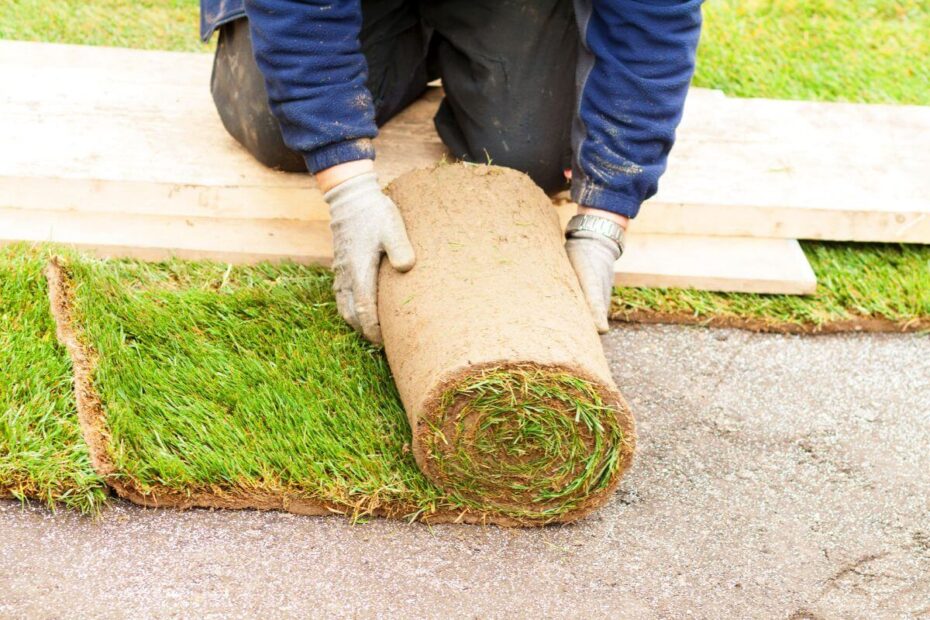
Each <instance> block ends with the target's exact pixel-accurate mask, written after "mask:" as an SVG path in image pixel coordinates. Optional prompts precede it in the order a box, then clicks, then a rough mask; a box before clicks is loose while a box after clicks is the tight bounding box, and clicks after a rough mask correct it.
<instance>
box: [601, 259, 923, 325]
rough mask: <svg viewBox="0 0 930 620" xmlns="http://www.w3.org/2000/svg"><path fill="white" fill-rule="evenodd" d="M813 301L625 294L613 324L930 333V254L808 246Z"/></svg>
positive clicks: (619, 295) (681, 292)
mask: <svg viewBox="0 0 930 620" xmlns="http://www.w3.org/2000/svg"><path fill="white" fill-rule="evenodd" d="M801 245H802V247H803V248H804V252H805V254H806V255H807V258H808V259H809V260H810V263H811V266H812V267H813V269H814V273H815V274H816V276H817V282H818V283H817V292H816V293H814V294H813V295H803V296H801V295H758V294H748V293H714V292H707V291H696V290H690V289H689V290H685V289H639V288H619V289H616V290H615V291H614V297H613V306H612V316H613V318H615V319H618V320H624V319H631V320H634V321H635V320H643V321H649V320H650V317H652V318H661V317H663V316H665V317H668V319H669V320H670V321H672V322H674V319H675V317H677V318H678V320H679V321H686V320H687V319H688V318H691V319H693V320H694V322H708V323H713V322H716V324H722V325H731V326H734V327H748V328H751V329H760V330H764V331H776V332H777V331H789V332H790V331H802V332H817V331H832V330H833V329H834V328H836V329H838V330H840V331H856V330H857V329H865V330H871V331H914V330H917V331H924V330H926V329H928V327H930V247H927V246H917V245H902V244H862V243H830V242H812V241H811V242H803V243H802V244H801Z"/></svg>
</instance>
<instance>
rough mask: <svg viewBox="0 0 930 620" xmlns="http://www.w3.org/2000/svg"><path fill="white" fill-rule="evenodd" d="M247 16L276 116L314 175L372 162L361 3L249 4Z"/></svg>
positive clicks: (273, 0)
mask: <svg viewBox="0 0 930 620" xmlns="http://www.w3.org/2000/svg"><path fill="white" fill-rule="evenodd" d="M245 11H246V14H247V15H248V18H249V25H250V30H251V34H252V47H253V49H254V52H255V60H256V61H257V62H258V66H259V68H260V69H261V71H262V75H264V77H265V82H266V84H267V87H268V98H269V100H270V104H271V110H272V112H274V115H275V116H276V117H277V119H278V121H279V122H280V123H281V133H282V134H283V136H284V141H285V143H286V144H287V145H288V146H289V147H290V148H292V149H294V150H295V151H298V152H300V153H302V154H303V156H304V159H306V162H307V168H308V169H309V170H310V172H318V171H320V170H323V169H325V168H328V167H330V166H334V165H336V164H341V163H344V162H347V161H354V160H358V159H366V158H373V157H374V148H373V147H372V145H371V138H374V137H375V135H376V134H377V132H378V130H377V127H376V125H375V112H374V105H373V104H372V100H371V94H370V93H369V92H368V89H367V87H366V86H365V82H366V78H367V71H368V69H367V65H366V62H365V57H364V55H363V54H362V52H361V47H360V45H359V39H358V37H359V31H360V29H361V26H362V12H361V7H360V3H359V0H245Z"/></svg>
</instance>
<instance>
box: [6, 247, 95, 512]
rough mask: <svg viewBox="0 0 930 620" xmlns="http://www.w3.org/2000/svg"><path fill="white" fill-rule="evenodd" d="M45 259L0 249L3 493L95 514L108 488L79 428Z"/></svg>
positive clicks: (19, 249) (33, 252)
mask: <svg viewBox="0 0 930 620" xmlns="http://www.w3.org/2000/svg"><path fill="white" fill-rule="evenodd" d="M46 260H47V258H46V256H45V255H44V253H43V252H41V251H37V250H30V249H27V248H25V247H24V246H16V247H7V248H0V369H2V370H0V496H8V497H9V496H12V497H16V498H19V499H26V498H34V499H37V500H40V501H43V502H45V503H46V504H48V505H49V506H52V507H54V505H56V504H61V505H64V506H67V507H69V508H75V509H78V510H80V511H81V512H94V511H96V510H97V508H98V507H99V506H100V505H101V504H102V503H103V501H104V499H105V497H106V489H105V487H104V485H103V482H102V480H101V479H100V477H99V476H98V475H97V474H96V473H95V472H94V470H93V468H92V467H91V463H90V457H89V454H88V451H87V446H86V445H85V443H84V440H83V439H82V437H81V431H80V428H79V427H78V419H77V413H76V411H75V405H74V397H73V394H72V391H71V362H70V360H69V359H68V354H67V353H66V352H65V351H64V349H63V348H62V347H61V346H59V344H58V341H57V340H56V338H55V324H54V321H53V320H52V317H51V315H50V313H49V304H48V288H47V286H46V282H45V276H44V275H43V269H44V267H45V263H46Z"/></svg>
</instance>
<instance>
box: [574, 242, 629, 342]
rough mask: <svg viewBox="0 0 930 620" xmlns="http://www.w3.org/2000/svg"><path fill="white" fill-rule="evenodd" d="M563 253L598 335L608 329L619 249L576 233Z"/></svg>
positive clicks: (615, 245)
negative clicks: (573, 271) (576, 277)
mask: <svg viewBox="0 0 930 620" xmlns="http://www.w3.org/2000/svg"><path fill="white" fill-rule="evenodd" d="M565 252H566V253H567V254H568V260H569V261H571V263H572V267H574V268H575V273H576V274H577V275H578V282H579V283H581V290H582V291H583V292H584V296H585V299H587V300H588V307H589V308H590V309H591V316H593V317H594V325H595V327H597V331H598V333H600V334H606V333H607V331H608V330H609V329H610V325H609V324H608V323H607V317H608V314H609V313H610V294H611V292H612V291H613V287H614V263H616V262H617V259H618V258H620V254H621V252H620V247H619V246H618V245H617V243H616V242H615V241H614V240H613V239H610V238H608V237H605V236H604V235H602V234H600V233H596V232H591V231H587V230H579V231H577V232H575V233H572V237H571V238H570V239H567V240H566V241H565Z"/></svg>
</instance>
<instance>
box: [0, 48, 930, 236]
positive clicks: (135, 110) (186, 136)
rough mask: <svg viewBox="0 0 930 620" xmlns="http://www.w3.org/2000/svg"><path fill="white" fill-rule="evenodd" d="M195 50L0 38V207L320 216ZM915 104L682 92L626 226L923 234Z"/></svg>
mask: <svg viewBox="0 0 930 620" xmlns="http://www.w3.org/2000/svg"><path fill="white" fill-rule="evenodd" d="M211 62H212V59H211V57H210V55H208V54H190V53H175V52H154V51H139V50H125V49H116V48H99V47H83V46H67V45H54V44H42V43H26V42H13V41H0V80H2V83H4V84H7V85H13V86H12V87H9V88H4V89H2V90H0V144H2V145H3V148H2V149H0V206H3V207H15V208H25V209H46V210H74V211H82V210H90V211H94V212H114V213H124V212H132V213H143V214H144V213H147V214H159V215H178V216H193V217H220V218H268V219H293V220H301V221H314V220H318V219H322V218H324V217H325V214H326V209H325V205H324V203H323V200H322V196H321V195H320V192H319V191H318V190H317V189H316V188H315V187H314V185H313V182H312V180H311V179H310V178H309V177H308V176H307V175H301V174H286V173H280V172H275V171H272V170H267V169H265V168H264V167H262V166H261V165H260V164H258V163H257V162H255V161H254V160H253V159H252V158H251V157H250V156H249V155H248V154H247V153H246V152H245V151H244V150H243V149H242V148H241V147H240V146H239V145H238V144H237V143H236V142H235V141H234V140H232V138H230V137H229V136H228V135H227V134H226V132H225V131H224V130H223V128H222V125H221V124H220V121H219V119H218V118H217V115H216V112H215V110H214V107H213V103H212V100H211V98H210V94H209V88H208V84H209V75H210V68H211ZM439 96H440V94H439V91H438V89H433V90H431V94H430V96H429V97H427V98H425V99H424V100H421V101H419V102H417V103H416V104H414V105H413V106H411V108H410V109H409V110H407V111H406V112H405V113H404V114H402V115H401V116H400V117H399V118H397V119H395V120H394V121H392V122H391V123H389V124H388V126H386V127H385V128H383V129H382V132H381V136H380V137H379V139H378V144H377V150H378V160H377V166H378V169H379V171H380V174H381V179H382V181H384V182H388V181H389V180H390V179H392V178H393V177H394V176H396V175H397V174H399V173H401V172H403V171H405V170H407V169H410V168H413V167H418V166H422V165H427V164H429V163H431V162H434V161H436V160H437V159H439V158H440V157H441V156H442V154H443V152H444V149H443V147H442V145H441V144H440V143H439V140H438V138H437V137H436V135H435V131H434V130H433V127H432V122H431V117H432V114H433V112H434V110H435V107H436V106H437V105H438V99H439ZM928 144H930V108H923V107H916V106H874V105H873V106H865V105H852V104H824V103H808V102H792V101H767V100H752V99H749V100H746V99H731V98H727V97H724V96H723V95H722V94H720V93H718V92H715V91H706V90H701V89H693V90H692V94H691V96H690V98H689V101H688V105H687V109H686V113H685V118H684V121H683V123H682V126H681V129H680V131H679V140H678V143H677V146H676V148H675V150H674V152H673V154H672V157H671V160H670V164H669V171H668V173H667V175H666V176H665V177H664V178H663V180H662V182H661V189H660V192H659V195H658V196H656V197H655V198H654V199H653V200H651V201H650V202H649V203H648V204H647V205H646V206H644V208H643V211H642V214H641V215H640V217H639V218H637V221H636V223H635V226H636V230H638V231H639V232H641V233H663V234H699V235H736V236H758V237H778V238H811V239H840V240H849V239H853V240H861V241H907V242H919V243H927V242H930V149H927V145H928Z"/></svg>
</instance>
